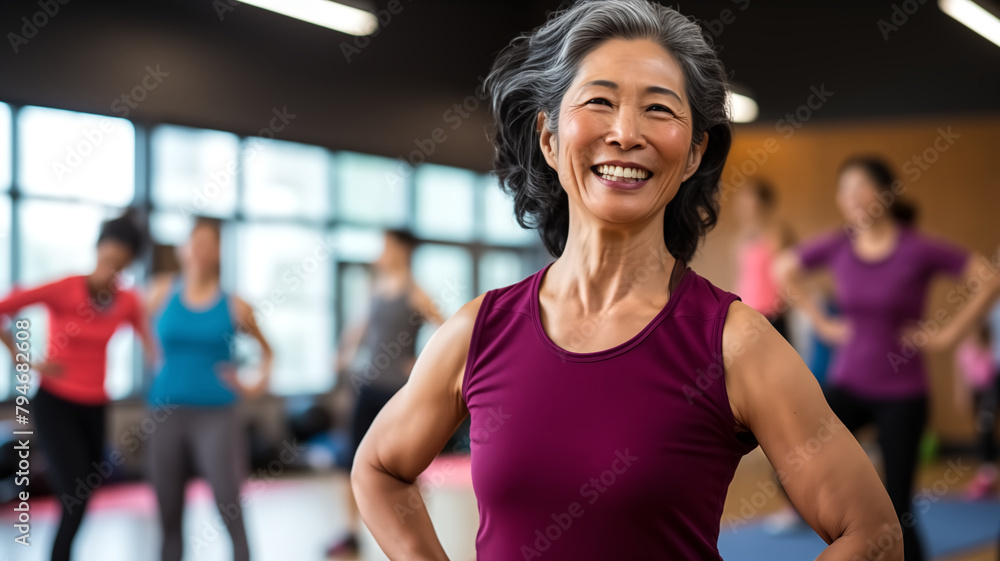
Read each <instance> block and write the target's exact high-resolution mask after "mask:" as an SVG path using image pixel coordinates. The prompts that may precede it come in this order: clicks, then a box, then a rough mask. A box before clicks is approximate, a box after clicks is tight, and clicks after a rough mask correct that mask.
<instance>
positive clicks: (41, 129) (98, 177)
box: [17, 107, 135, 207]
mask: <svg viewBox="0 0 1000 561" xmlns="http://www.w3.org/2000/svg"><path fill="white" fill-rule="evenodd" d="M17 134H18V140H19V141H20V146H18V153H19V156H20V157H19V161H18V164H19V177H18V185H19V186H20V188H21V190H22V191H23V192H24V193H25V194H26V195H44V196H49V197H61V198H67V199H76V200H86V201H93V202H96V203H103V204H107V205H111V206H119V207H120V206H125V205H128V204H130V203H131V202H132V200H133V197H134V196H135V129H134V128H133V127H132V123H130V122H129V121H126V120H125V119H116V118H112V117H100V116H97V115H87V114H84V113H73V112H71V111H59V110H56V109H48V108H44V107H25V108H24V109H22V110H21V111H20V114H19V115H18V119H17Z"/></svg>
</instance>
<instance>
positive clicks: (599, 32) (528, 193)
mask: <svg viewBox="0 0 1000 561" xmlns="http://www.w3.org/2000/svg"><path fill="white" fill-rule="evenodd" d="M608 39H629V40H631V39H649V40H652V41H654V42H656V43H658V44H660V45H662V46H663V48H665V49H666V50H667V51H668V52H669V53H671V55H673V57H674V59H675V60H676V61H677V63H678V64H679V65H680V67H681V69H682V71H683V72H684V84H685V94H686V96H687V99H688V103H689V104H690V106H691V113H692V121H693V123H692V125H693V126H692V129H693V130H692V139H691V142H692V148H694V147H695V146H696V145H699V144H700V143H701V142H702V137H703V133H705V132H707V133H708V135H709V141H708V146H707V147H706V150H705V154H704V155H703V157H702V161H701V165H700V166H699V168H698V170H697V171H696V172H695V173H694V175H692V176H691V177H690V178H688V179H687V180H686V181H684V182H683V183H682V184H681V187H680V189H679V191H678V192H677V195H676V196H675V197H674V198H673V200H671V202H670V203H669V204H668V205H667V208H666V212H665V213H664V241H665V242H666V246H667V249H668V250H669V251H670V253H671V254H672V255H673V256H674V257H675V258H677V259H679V260H682V261H683V262H685V263H686V262H689V261H690V260H691V258H692V257H693V256H694V253H695V251H696V250H697V248H698V244H699V242H700V241H701V239H702V237H703V236H704V235H705V233H707V232H708V230H710V229H711V228H712V227H713V226H714V225H715V223H716V221H717V219H718V202H717V195H718V191H719V178H720V177H721V175H722V168H723V166H724V165H725V162H726V157H727V155H728V154H729V148H730V146H731V144H732V125H731V123H730V120H729V116H728V112H727V106H726V103H727V98H726V92H727V81H726V73H725V69H724V68H723V66H722V63H721V61H719V58H718V56H717V54H716V52H715V50H714V49H713V47H712V44H711V42H710V40H709V39H708V38H707V37H706V36H705V35H704V34H703V33H702V30H701V28H700V27H699V26H698V24H697V23H695V22H694V21H692V20H691V19H688V18H687V17H685V16H683V15H681V14H680V13H678V12H677V11H676V10H673V9H671V8H667V7H665V6H661V5H659V4H656V3H653V2H649V1H647V0H583V1H581V2H578V3H577V4H575V5H573V6H571V7H569V8H567V9H565V10H562V11H557V12H556V13H554V14H552V16H550V17H549V19H548V21H546V22H545V23H544V24H543V25H542V26H540V27H538V28H537V29H535V30H534V31H532V32H531V33H527V34H524V35H521V36H519V37H517V38H515V39H514V40H513V41H511V43H510V44H509V45H508V46H507V47H506V48H504V49H503V51H501V52H500V54H499V55H498V56H497V59H496V61H495V62H494V63H493V68H492V69H491V70H490V73H489V75H488V76H487V78H486V81H485V88H486V91H487V93H488V94H489V96H490V98H491V104H492V109H493V115H494V118H495V119H496V124H495V127H494V130H493V132H492V135H491V140H492V142H493V145H494V147H495V148H496V156H495V159H494V168H495V171H496V174H497V176H498V178H499V180H500V185H501V188H502V189H503V190H504V191H506V192H507V193H508V194H509V195H511V196H512V197H513V199H514V212H515V215H516V217H517V221H518V223H519V224H520V225H521V226H522V227H524V228H536V229H538V231H539V235H540V236H541V238H542V241H543V243H544V244H545V247H546V248H547V249H548V250H549V252H550V253H551V254H552V255H553V256H556V257H558V256H559V255H561V254H562V251H563V249H564V248H565V246H566V237H567V235H568V233H569V199H568V197H567V195H566V192H565V191H564V190H563V189H562V186H561V185H560V184H559V177H558V174H557V173H556V172H555V170H553V169H552V168H550V167H549V166H548V164H547V163H546V161H545V158H544V156H543V154H542V150H541V147H540V146H539V133H538V131H536V130H535V129H536V124H537V117H538V112H539V111H544V112H545V113H546V115H547V116H548V127H549V130H550V132H552V133H553V134H557V133H558V128H559V105H560V103H561V101H562V98H563V95H564V94H565V93H566V90H567V89H568V88H569V85H570V83H572V81H573V79H574V78H575V77H576V74H577V70H578V69H579V66H580V63H581V61H582V60H583V59H584V57H586V55H587V54H588V53H590V52H591V51H592V50H594V49H595V48H596V47H597V46H598V45H600V44H601V43H603V42H604V41H606V40H608Z"/></svg>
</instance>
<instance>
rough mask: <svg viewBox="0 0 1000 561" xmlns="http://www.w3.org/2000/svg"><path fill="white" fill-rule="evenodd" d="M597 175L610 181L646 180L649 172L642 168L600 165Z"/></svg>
mask: <svg viewBox="0 0 1000 561" xmlns="http://www.w3.org/2000/svg"><path fill="white" fill-rule="evenodd" d="M597 173H599V174H601V175H602V176H604V177H605V179H610V180H612V181H614V180H616V179H646V178H647V177H649V172H648V171H646V170H644V169H640V168H623V167H621V166H611V165H600V166H597Z"/></svg>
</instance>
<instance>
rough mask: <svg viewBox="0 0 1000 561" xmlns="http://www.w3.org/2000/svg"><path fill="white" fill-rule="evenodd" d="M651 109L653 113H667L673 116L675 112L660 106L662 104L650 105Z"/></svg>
mask: <svg viewBox="0 0 1000 561" xmlns="http://www.w3.org/2000/svg"><path fill="white" fill-rule="evenodd" d="M649 109H650V110H652V111H666V112H667V113H670V114H671V115H673V114H674V112H673V111H672V110H671V109H670V108H669V107H667V106H665V105H660V104H656V105H650V106H649Z"/></svg>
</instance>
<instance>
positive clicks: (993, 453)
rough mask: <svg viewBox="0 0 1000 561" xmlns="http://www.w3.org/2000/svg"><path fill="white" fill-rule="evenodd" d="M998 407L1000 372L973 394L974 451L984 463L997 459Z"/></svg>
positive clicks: (999, 403)
mask: <svg viewBox="0 0 1000 561" xmlns="http://www.w3.org/2000/svg"><path fill="white" fill-rule="evenodd" d="M998 408H1000V373H998V374H997V376H996V378H995V379H994V381H993V383H992V384H990V385H989V387H987V388H986V389H983V390H977V391H976V392H975V393H974V394H973V410H974V411H975V413H976V419H975V421H976V435H977V442H976V451H977V452H978V453H979V459H980V460H981V461H982V462H984V463H994V462H996V461H997V444H996V439H997V409H998Z"/></svg>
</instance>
